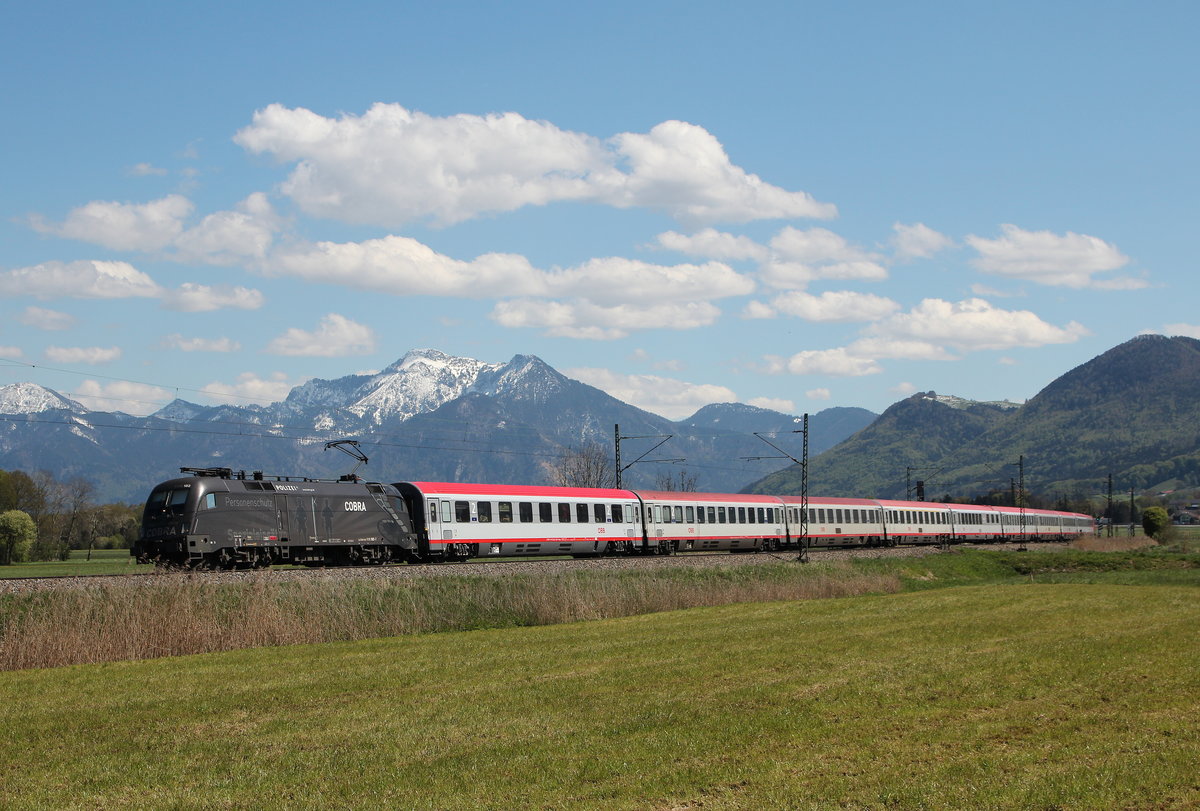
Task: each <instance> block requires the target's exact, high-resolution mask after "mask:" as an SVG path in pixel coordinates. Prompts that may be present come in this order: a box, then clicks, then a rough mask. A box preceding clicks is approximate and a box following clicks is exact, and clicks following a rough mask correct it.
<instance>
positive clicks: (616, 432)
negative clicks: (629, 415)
mask: <svg viewBox="0 0 1200 811" xmlns="http://www.w3.org/2000/svg"><path fill="white" fill-rule="evenodd" d="M674 436H675V435H674V434H646V435H644V436H621V426H620V425H614V426H613V444H614V445H615V446H616V447H615V454H614V456H615V457H616V458H615V467H616V473H617V475H616V485H617V489H618V490H620V489H622V488H621V474H622V473H624V472H625V471H626V470H629V468H631V467H633V466H634V465H636V464H637V463H638V462H641V461H642V460H643V459H646V457H647V456H649V455H650V454H652V453H654V452H655V451H656V450H658V449H659V448H661V447H662V446H663V445H665V444H667V441H668V440H670V439H671V438H673V437H674ZM625 439H661V440H662V441H661V442H659V443H658V444H657V445H655V446H654V447H652V448H651V449H650V450H648V451H646V452H645V453H643V454H642V455H641V456H639V457H638V458H637V459H634V460H633V461H632V462H630V463H629V464H627V465H625V466H624V467H622V466H621V441H622V440H625ZM646 461H648V462H686V461H687V460H686V459H683V458H680V459H646Z"/></svg>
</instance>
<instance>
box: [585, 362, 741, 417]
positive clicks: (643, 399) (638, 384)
mask: <svg viewBox="0 0 1200 811" xmlns="http://www.w3.org/2000/svg"><path fill="white" fill-rule="evenodd" d="M563 373H564V374H566V375H567V376H568V377H572V378H574V379H576V380H580V381H582V382H584V383H587V384H588V385H589V386H595V387H596V388H598V389H600V390H602V391H605V392H608V393H609V394H611V395H612V396H613V397H616V398H617V399H618V400H622V401H624V402H626V403H629V404H631V405H635V406H637V407H638V408H642V409H645V410H646V411H650V412H652V413H654V414H661V415H662V416H664V417H667V418H668V419H673V420H678V419H683V418H684V417H690V416H691V415H692V414H694V413H696V411H698V410H699V409H700V408H702V407H703V406H706V405H709V404H710V403H732V402H737V395H736V394H734V393H733V391H732V390H731V389H728V388H726V387H725V386H717V385H713V384H709V383H688V382H687V381H684V380H676V379H673V378H669V377H659V376H657V375H622V374H617V373H616V372H612V371H610V370H608V369H595V368H576V369H566V370H564V372H563Z"/></svg>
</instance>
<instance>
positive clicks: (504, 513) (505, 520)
mask: <svg viewBox="0 0 1200 811" xmlns="http://www.w3.org/2000/svg"><path fill="white" fill-rule="evenodd" d="M500 523H501V524H511V523H512V502H511V501H501V502H500Z"/></svg>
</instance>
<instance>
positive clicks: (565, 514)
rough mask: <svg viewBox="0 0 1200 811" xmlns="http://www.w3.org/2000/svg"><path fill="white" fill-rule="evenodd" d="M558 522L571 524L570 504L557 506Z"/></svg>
mask: <svg viewBox="0 0 1200 811" xmlns="http://www.w3.org/2000/svg"><path fill="white" fill-rule="evenodd" d="M558 522H559V523H560V524H569V523H571V505H570V504H559V505H558Z"/></svg>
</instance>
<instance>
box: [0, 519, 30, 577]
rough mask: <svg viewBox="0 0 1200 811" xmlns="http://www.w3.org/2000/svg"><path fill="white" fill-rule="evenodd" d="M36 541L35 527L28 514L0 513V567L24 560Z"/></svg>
mask: <svg viewBox="0 0 1200 811" xmlns="http://www.w3.org/2000/svg"><path fill="white" fill-rule="evenodd" d="M36 539H37V525H36V524H34V523H33V519H32V518H30V517H29V513H25V512H21V511H20V510H8V511H7V512H3V513H0V565H4V566H7V565H8V564H10V563H17V562H20V561H22V560H25V558H26V556H27V555H28V554H29V549H30V547H32V546H33V542H34V540H36Z"/></svg>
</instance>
